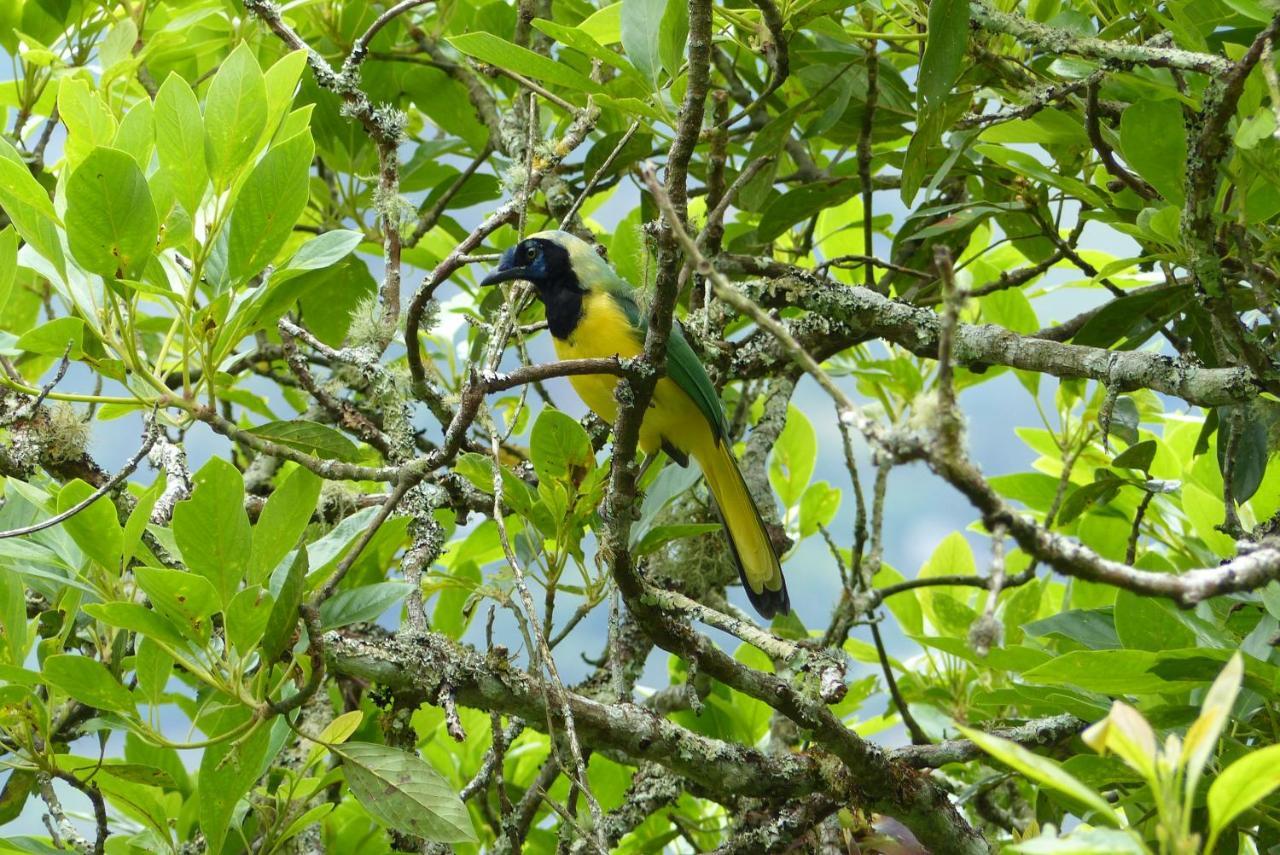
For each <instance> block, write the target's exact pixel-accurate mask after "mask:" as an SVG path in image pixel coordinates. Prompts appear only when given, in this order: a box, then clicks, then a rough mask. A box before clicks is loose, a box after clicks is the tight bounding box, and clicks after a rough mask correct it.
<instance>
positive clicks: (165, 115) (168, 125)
mask: <svg viewBox="0 0 1280 855" xmlns="http://www.w3.org/2000/svg"><path fill="white" fill-rule="evenodd" d="M155 109H156V151H157V153H158V154H159V155H160V168H161V169H162V170H163V171H164V172H165V173H166V174H167V175H168V176H169V180H170V183H171V185H172V187H173V190H174V193H175V194H176V195H177V197H178V202H179V203H180V204H181V205H182V207H183V208H185V209H186V211H187V213H188V214H192V215H194V214H195V212H196V211H197V210H198V209H199V207H200V201H201V200H202V199H203V198H204V192H205V188H206V187H207V186H208V184H209V167H208V165H207V164H206V162H205V158H204V157H202V156H201V153H202V152H203V151H204V119H203V118H202V117H201V115H200V102H199V101H197V100H196V95H195V93H194V92H192V91H191V87H190V86H189V85H188V84H187V81H185V80H183V79H182V78H181V77H180V76H179V75H178V74H176V73H174V72H170V74H169V76H168V77H167V78H166V79H165V81H164V85H162V86H161V87H160V91H158V92H157V93H156V108H155Z"/></svg>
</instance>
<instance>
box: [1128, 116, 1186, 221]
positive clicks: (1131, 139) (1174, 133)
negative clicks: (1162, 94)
mask: <svg viewBox="0 0 1280 855" xmlns="http://www.w3.org/2000/svg"><path fill="white" fill-rule="evenodd" d="M1120 148H1121V150H1122V151H1123V152H1124V159H1125V160H1126V161H1127V162H1128V164H1129V165H1130V166H1131V167H1133V169H1134V171H1135V172H1137V173H1138V174H1139V175H1141V176H1142V177H1143V178H1145V179H1146V180H1147V183H1148V184H1150V185H1151V186H1152V187H1154V188H1156V190H1158V191H1159V192H1160V195H1161V196H1163V197H1164V198H1165V199H1167V200H1169V201H1170V202H1172V203H1173V204H1174V205H1178V206H1181V205H1182V203H1183V200H1184V199H1185V198H1186V196H1185V191H1184V185H1185V183H1186V180H1187V131H1186V126H1185V124H1184V122H1183V118H1182V106H1181V105H1180V104H1179V103H1178V102H1177V101H1175V100H1172V99H1170V100H1167V101H1153V100H1148V99H1143V100H1140V101H1135V102H1134V103H1133V104H1131V105H1129V106H1128V107H1126V108H1125V111H1124V113H1123V114H1121V116H1120Z"/></svg>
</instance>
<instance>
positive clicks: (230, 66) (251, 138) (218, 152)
mask: <svg viewBox="0 0 1280 855" xmlns="http://www.w3.org/2000/svg"><path fill="white" fill-rule="evenodd" d="M266 125H267V87H266V84H265V82H264V81H263V77H262V67H261V66H259V65H258V59H257V57H255V56H254V55H253V49H252V48H250V47H249V43H248V42H241V43H240V44H239V46H238V47H236V49H235V50H233V51H232V52H231V55H230V56H228V57H227V58H226V59H225V60H223V61H222V65H221V66H219V68H218V73H217V74H215V75H214V76H213V82H212V83H210V84H209V95H208V97H207V98H206V99H205V108H204V136H205V139H204V152H205V161H206V163H207V164H208V167H209V176H210V177H211V178H212V179H213V183H214V185H215V186H216V187H219V188H223V187H226V186H227V184H228V183H229V182H230V180H231V178H232V176H234V175H235V174H236V173H238V172H239V171H241V170H242V169H244V168H245V167H247V166H248V165H249V161H250V158H251V157H252V156H253V153H254V151H256V150H257V148H258V141H259V139H260V138H261V137H262V131H263V129H264V128H265V127H266ZM188 156H189V157H190V156H194V152H188Z"/></svg>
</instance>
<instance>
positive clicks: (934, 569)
mask: <svg viewBox="0 0 1280 855" xmlns="http://www.w3.org/2000/svg"><path fill="white" fill-rule="evenodd" d="M977 572H978V569H977V565H976V563H975V562H974V560H973V550H972V549H970V548H969V542H968V541H967V540H965V539H964V535H963V534H961V533H960V532H958V531H953V532H951V534H949V535H947V536H946V537H945V538H944V539H943V541H942V542H941V543H939V544H938V547H937V549H935V550H934V551H933V554H932V555H930V556H929V560H928V561H926V562H925V564H924V566H923V567H921V568H920V578H921V579H930V578H936V577H938V576H954V575H957V574H959V575H963V576H972V575H974V574H975V573H977ZM959 590H962V591H965V592H966V593H967V592H968V591H970V590H972V589H970V588H961V589H959ZM916 596H917V597H918V598H919V599H920V606H921V608H922V609H923V610H924V615H925V617H927V618H928V619H929V623H931V624H933V626H934V628H935V629H936V630H938V632H940V633H943V634H946V635H950V636H955V637H964V635H965V634H966V633H967V632H968V631H969V625H970V624H971V623H973V621H974V618H976V617H977V615H976V614H974V611H973V609H971V608H970V607H969V606H968V605H966V604H965V603H964V602H962V601H961V599H960V597H959V596H958V595H956V594H953V593H951V591H950V590H949V589H948V588H946V587H942V586H929V587H924V588H921V589H920V590H918V591H916Z"/></svg>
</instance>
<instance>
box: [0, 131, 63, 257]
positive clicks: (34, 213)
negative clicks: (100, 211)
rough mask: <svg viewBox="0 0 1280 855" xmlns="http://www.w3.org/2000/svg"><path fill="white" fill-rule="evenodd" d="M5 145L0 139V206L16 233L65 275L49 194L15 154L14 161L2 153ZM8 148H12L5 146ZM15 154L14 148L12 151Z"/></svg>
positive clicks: (60, 245) (55, 217)
mask: <svg viewBox="0 0 1280 855" xmlns="http://www.w3.org/2000/svg"><path fill="white" fill-rule="evenodd" d="M6 146H9V144H8V143H7V142H5V141H4V140H0V208H3V209H4V212H5V213H6V214H8V215H9V219H10V220H11V221H12V222H13V227H14V229H16V230H17V232H18V235H19V236H20V237H21V238H22V239H23V240H24V241H26V242H27V243H29V244H31V246H32V247H34V248H35V250H36V252H38V253H40V255H42V256H44V258H45V259H46V260H48V261H49V263H51V264H52V265H53V266H54V268H55V269H56V270H57V271H58V273H59V274H61V275H62V277H63V278H64V279H65V278H66V275H67V262H66V259H65V258H64V257H63V255H62V243H61V242H60V241H59V239H58V228H57V227H58V225H60V224H61V223H62V220H61V219H60V218H59V217H58V215H57V214H56V213H54V210H53V203H52V202H51V201H49V194H48V192H46V191H45V189H44V188H43V187H41V186H40V184H39V183H38V182H37V181H36V180H35V179H34V178H32V177H31V171H30V170H28V169H27V167H26V166H25V165H24V164H23V163H22V160H21V159H20V158H19V159H17V162H15V161H14V160H11V159H9V158H8V157H5V156H3V155H4V154H5V152H4V150H3V149H4V148H5V147H6ZM8 150H9V151H13V148H12V147H11V146H9V148H8ZM14 154H15V157H16V152H15V153H14Z"/></svg>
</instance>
